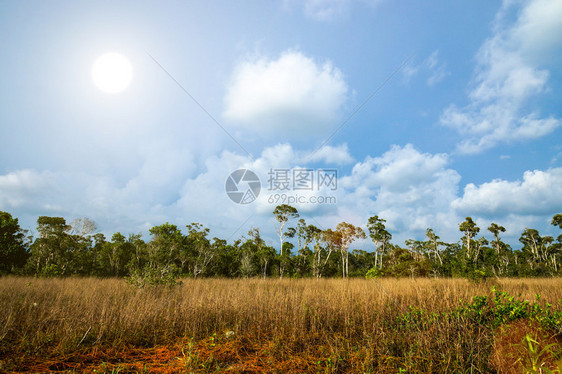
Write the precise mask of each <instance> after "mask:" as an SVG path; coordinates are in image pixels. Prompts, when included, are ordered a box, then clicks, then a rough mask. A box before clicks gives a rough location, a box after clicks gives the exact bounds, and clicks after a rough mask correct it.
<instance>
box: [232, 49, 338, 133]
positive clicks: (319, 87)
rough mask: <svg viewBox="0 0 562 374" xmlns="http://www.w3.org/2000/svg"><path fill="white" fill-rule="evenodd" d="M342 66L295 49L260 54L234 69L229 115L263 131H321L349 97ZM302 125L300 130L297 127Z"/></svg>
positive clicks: (331, 123) (233, 119)
mask: <svg viewBox="0 0 562 374" xmlns="http://www.w3.org/2000/svg"><path fill="white" fill-rule="evenodd" d="M347 91H348V88H347V84H346V82H345V80H344V78H343V75H342V73H341V72H340V70H339V69H338V68H336V67H334V66H333V65H332V63H331V62H329V61H327V62H325V63H323V64H319V63H317V62H315V61H314V60H313V59H312V58H310V57H307V56H305V55H303V54H302V53H300V52H296V51H286V52H284V53H283V54H282V55H281V56H280V57H279V58H278V59H276V60H271V59H267V58H263V57H262V58H258V59H253V60H246V61H243V62H241V63H240V64H239V65H238V66H237V67H236V68H235V69H234V73H233V75H232V78H231V82H230V85H229V87H228V88H227V92H226V95H225V98H224V105H225V109H224V113H223V114H224V117H225V118H227V119H228V120H231V121H234V122H235V123H237V124H239V125H240V126H245V127H247V128H249V129H251V130H254V131H257V132H258V133H262V134H263V133H265V134H268V133H269V134H271V133H275V134H280V133H281V134H286V135H293V136H302V135H303V134H304V135H307V134H308V135H310V134H312V133H315V132H320V133H322V130H323V129H326V130H327V129H329V128H330V126H331V125H333V124H334V123H335V122H336V121H337V120H338V119H339V118H340V112H341V109H342V106H343V104H344V103H345V101H346V97H347ZM297 130H298V131H297Z"/></svg>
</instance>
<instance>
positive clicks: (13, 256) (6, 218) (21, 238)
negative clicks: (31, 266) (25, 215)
mask: <svg viewBox="0 0 562 374" xmlns="http://www.w3.org/2000/svg"><path fill="white" fill-rule="evenodd" d="M28 245H29V240H28V238H27V237H26V231H24V230H22V228H21V227H20V225H19V223H18V219H17V218H13V217H12V215H11V214H10V213H7V212H2V211H0V274H2V273H13V272H14V271H15V270H16V269H18V268H22V267H23V266H24V265H25V263H26V261H27V258H28V255H29V253H28V251H27V246H28Z"/></svg>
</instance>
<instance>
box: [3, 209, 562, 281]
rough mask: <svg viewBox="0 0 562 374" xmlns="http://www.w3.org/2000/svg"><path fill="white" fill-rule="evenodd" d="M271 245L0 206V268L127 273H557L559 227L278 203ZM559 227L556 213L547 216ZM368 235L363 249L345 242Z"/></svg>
mask: <svg viewBox="0 0 562 374" xmlns="http://www.w3.org/2000/svg"><path fill="white" fill-rule="evenodd" d="M273 216H274V217H275V221H276V223H277V226H276V233H277V235H278V237H279V245H278V248H277V249H276V248H275V247H274V246H272V245H268V244H267V243H266V242H265V240H264V239H263V237H262V235H261V233H260V230H259V228H253V229H251V230H250V231H249V232H248V233H247V234H246V235H244V236H242V237H241V238H239V239H237V240H236V241H234V242H233V243H227V241H226V240H224V239H220V238H217V237H213V238H211V237H210V231H209V229H208V228H206V227H204V226H203V225H201V224H199V223H191V224H188V225H187V226H185V229H183V230H182V229H181V228H179V227H178V226H176V225H173V224H170V223H165V224H162V225H159V226H154V227H152V228H151V229H150V230H149V233H150V240H148V241H145V240H143V238H142V235H141V234H128V235H127V236H125V235H123V234H121V233H119V232H117V233H115V234H113V235H112V236H111V238H110V239H109V240H108V238H106V237H105V236H104V235H103V234H101V233H99V232H97V226H96V224H95V222H93V221H92V220H90V219H87V218H79V219H76V220H74V221H72V222H67V221H66V220H65V219H64V218H63V217H47V216H41V217H39V218H38V219H37V232H38V236H37V237H35V238H34V237H32V236H31V235H29V233H28V232H27V231H26V230H23V229H22V228H21V227H20V225H19V223H18V219H17V218H14V217H12V215H11V214H10V213H7V212H0V274H22V275H23V274H25V275H36V276H76V275H79V276H99V277H132V276H142V275H143V274H151V275H152V276H156V277H179V276H188V277H194V278H198V277H263V278H266V277H314V278H321V277H343V278H346V277H384V276H395V277H430V276H434V277H468V278H486V277H493V276H496V277H526V276H555V275H561V274H562V270H561V269H560V265H561V263H560V262H561V259H562V234H561V235H559V236H558V237H557V238H556V239H554V238H553V237H552V236H542V235H540V233H539V232H538V231H537V230H535V229H531V228H527V229H525V230H524V231H523V233H522V234H521V236H520V238H519V242H520V243H521V247H520V248H518V249H513V248H511V246H510V245H508V244H506V243H505V242H503V241H502V238H501V236H502V234H503V233H504V232H505V231H506V229H505V228H504V227H503V226H500V225H498V224H496V223H492V224H491V225H490V226H489V227H488V228H487V229H486V231H487V232H488V233H489V234H488V238H489V240H488V239H486V237H485V236H484V235H483V232H484V230H481V228H480V227H478V226H477V224H476V223H475V222H474V221H473V219H472V218H471V217H466V219H465V221H464V222H462V223H460V224H459V231H460V234H461V235H462V237H461V238H460V239H459V241H458V242H455V243H446V242H443V241H442V240H441V239H440V237H439V236H438V235H437V234H436V233H435V232H434V230H433V229H431V228H428V229H427V231H426V237H425V240H413V239H410V240H406V241H405V243H404V245H402V246H400V245H398V244H394V243H392V242H391V240H392V234H391V233H390V232H388V230H387V229H386V225H385V223H386V221H385V220H384V219H383V218H380V217H378V216H373V217H371V218H369V220H368V222H367V225H366V227H367V230H366V231H365V230H363V229H362V228H361V227H359V226H355V225H352V224H350V223H347V222H341V223H339V224H338V225H337V226H336V227H335V228H333V229H332V228H328V229H320V228H318V227H317V226H315V225H313V224H309V223H307V222H306V220H305V219H304V218H301V217H300V215H299V213H298V211H297V209H296V208H294V207H292V206H290V205H286V204H284V205H279V206H277V207H276V208H275V210H274V211H273ZM551 223H552V225H554V226H556V227H559V228H560V229H562V214H556V215H555V216H554V217H553V218H552V222H551ZM367 237H369V238H370V239H371V241H372V243H373V247H372V250H370V251H365V250H360V249H352V245H353V243H354V242H356V241H357V240H360V239H366V238H367Z"/></svg>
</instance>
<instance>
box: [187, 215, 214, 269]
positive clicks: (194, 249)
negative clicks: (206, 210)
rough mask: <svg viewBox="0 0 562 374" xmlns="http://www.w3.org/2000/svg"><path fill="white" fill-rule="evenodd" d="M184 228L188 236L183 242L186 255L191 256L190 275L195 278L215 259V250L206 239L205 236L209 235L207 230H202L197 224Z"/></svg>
mask: <svg viewBox="0 0 562 374" xmlns="http://www.w3.org/2000/svg"><path fill="white" fill-rule="evenodd" d="M186 227H187V232H188V234H187V236H186V238H185V240H186V242H187V249H188V255H189V254H191V258H192V261H191V268H192V270H191V273H192V274H193V277H195V278H197V277H198V276H199V275H203V274H204V273H205V271H206V270H207V267H208V266H209V264H210V263H211V261H212V260H213V258H214V257H215V254H216V251H215V249H216V248H215V247H213V246H212V245H211V242H210V241H209V239H208V238H207V235H209V229H208V228H203V226H202V225H201V224H199V223H192V224H190V225H187V226H186Z"/></svg>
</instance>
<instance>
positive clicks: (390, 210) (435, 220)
mask: <svg viewBox="0 0 562 374" xmlns="http://www.w3.org/2000/svg"><path fill="white" fill-rule="evenodd" d="M448 162H449V161H448V157H447V155H445V154H435V155H432V154H428V153H421V152H419V151H418V150H416V149H415V148H414V147H413V146H412V145H410V144H408V145H406V146H404V147H400V146H393V147H392V148H391V149H390V150H389V151H387V152H386V153H384V154H383V155H382V156H381V157H375V158H371V157H368V158H367V159H366V160H365V161H364V162H359V163H357V164H356V165H355V166H354V168H353V171H352V173H351V175H350V176H347V177H344V178H342V181H341V185H342V186H343V187H344V189H345V190H346V196H344V197H342V199H343V201H344V205H347V208H348V209H349V208H351V207H352V209H354V210H355V211H357V212H362V216H363V220H364V222H366V220H367V219H368V217H370V216H372V215H379V216H381V217H382V218H384V219H386V220H387V221H388V227H389V228H390V229H391V230H393V231H395V233H396V232H398V233H399V236H398V239H399V240H400V239H401V240H404V239H406V238H407V237H411V236H412V235H416V236H419V235H420V233H421V232H422V231H423V232H424V231H425V229H426V228H428V227H433V228H435V229H437V230H439V231H449V232H450V231H451V226H450V224H451V223H453V222H455V219H454V217H451V211H450V208H449V204H450V202H451V201H452V200H453V199H454V198H456V196H457V190H458V183H459V181H460V175H459V174H458V173H457V172H456V171H454V170H452V169H448V168H447V167H446V166H447V164H448ZM453 228H454V227H453Z"/></svg>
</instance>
